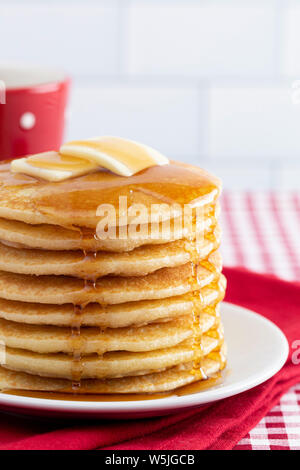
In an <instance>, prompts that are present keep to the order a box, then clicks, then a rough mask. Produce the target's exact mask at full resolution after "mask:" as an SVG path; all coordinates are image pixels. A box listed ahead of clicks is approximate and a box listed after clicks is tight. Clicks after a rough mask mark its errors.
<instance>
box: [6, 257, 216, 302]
mask: <svg viewBox="0 0 300 470" xmlns="http://www.w3.org/2000/svg"><path fill="white" fill-rule="evenodd" d="M209 261H210V263H211V266H212V267H213V269H212V270H210V269H207V268H205V267H202V266H201V265H198V266H197V283H196V284H195V285H193V284H192V283H191V278H192V277H193V266H192V265H191V263H187V264H184V265H182V266H178V267H175V268H162V269H159V270H158V271H156V272H155V273H152V274H148V275H147V276H141V277H126V278H124V277H109V276H108V277H104V278H100V279H98V280H97V282H95V283H92V284H89V283H86V282H84V281H83V280H81V279H76V278H72V277H66V276H26V275H22V274H13V273H7V272H4V271H1V272H0V297H1V298H3V299H7V300H17V301H23V302H35V301H36V300H37V299H38V301H39V303H45V304H58V305H61V304H65V303H72V304H77V305H78V304H79V305H83V304H87V303H90V302H98V303H100V304H109V305H110V304H119V303H123V302H124V303H125V302H131V301H139V300H150V299H162V298H166V297H173V296H177V295H182V294H186V293H187V292H191V291H193V290H199V289H202V288H203V287H206V286H208V285H209V284H211V283H212V282H214V281H217V280H218V278H219V276H220V270H221V259H220V255H219V253H218V252H213V253H212V254H211V255H210V256H209Z"/></svg>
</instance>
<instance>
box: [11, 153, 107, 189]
mask: <svg viewBox="0 0 300 470" xmlns="http://www.w3.org/2000/svg"><path fill="white" fill-rule="evenodd" d="M98 168H99V165H98V164H97V163H95V162H91V161H89V160H87V159H83V158H78V157H73V156H68V155H61V154H60V153H58V152H52V151H51V152H43V153H38V154H35V155H31V156H29V157H27V158H19V159H17V160H13V161H12V162H11V166H10V169H11V171H12V173H23V174H25V175H28V176H34V177H35V178H41V179H44V180H47V181H53V182H58V181H64V180H66V179H69V178H74V177H76V176H82V175H85V174H87V173H90V172H92V171H95V170H97V169H98Z"/></svg>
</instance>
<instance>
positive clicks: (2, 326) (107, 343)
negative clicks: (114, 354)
mask: <svg viewBox="0 0 300 470" xmlns="http://www.w3.org/2000/svg"><path fill="white" fill-rule="evenodd" d="M219 318H220V316H219V308H217V310H216V313H215V315H209V314H206V313H202V314H200V318H199V326H200V330H201V332H202V333H205V332H207V331H208V330H209V329H210V328H212V327H213V326H215V325H216V324H218V323H219ZM193 322H194V315H193V314H192V313H191V314H190V315H186V316H183V317H180V318H178V319H176V320H171V321H169V322H165V323H163V324H150V325H146V326H141V327H127V328H114V329H111V328H108V329H105V330H100V329H99V328H82V329H81V332H80V337H79V338H76V339H75V340H74V337H73V335H72V333H71V331H70V328H60V327H56V326H41V325H25V324H22V323H16V322H9V321H7V320H3V319H0V340H1V341H2V342H3V343H4V344H5V345H6V346H7V347H9V348H20V349H26V350H28V351H33V352H38V353H41V354H45V353H60V352H63V353H66V354H72V353H73V351H74V341H76V347H77V348H78V349H80V353H81V354H93V353H97V354H99V355H101V354H104V353H106V352H110V351H135V352H138V351H153V350H155V349H161V348H168V347H172V346H176V345H177V344H179V343H181V342H182V341H184V340H186V339H188V338H190V337H192V336H193V334H194V331H193Z"/></svg>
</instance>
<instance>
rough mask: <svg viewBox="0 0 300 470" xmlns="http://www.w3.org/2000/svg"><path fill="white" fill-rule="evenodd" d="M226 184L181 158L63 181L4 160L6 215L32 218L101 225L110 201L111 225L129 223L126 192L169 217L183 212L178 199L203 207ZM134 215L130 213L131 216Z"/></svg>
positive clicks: (0, 196)
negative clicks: (14, 168) (18, 170)
mask: <svg viewBox="0 0 300 470" xmlns="http://www.w3.org/2000/svg"><path fill="white" fill-rule="evenodd" d="M220 186H221V184H220V181H219V180H218V179H217V178H215V177H214V176H212V175H210V174H208V173H207V172H206V171H204V170H202V169H200V168H197V167H195V166H192V165H188V164H184V163H179V162H172V163H171V164H170V165H165V166H154V167H152V168H148V169H147V170H144V171H141V172H140V173H138V174H136V175H134V176H132V177H130V178H126V177H125V178H124V177H121V176H118V175H115V174H113V173H110V172H109V171H98V172H96V173H93V174H89V175H86V176H81V177H78V178H73V179H70V180H66V181H63V182H61V183H50V182H47V181H40V180H37V179H35V178H32V177H30V176H26V175H22V174H13V173H11V172H10V165H9V163H2V164H0V217H2V218H4V219H11V220H18V221H21V222H25V223H28V224H53V225H61V226H63V227H65V226H73V225H77V226H82V227H91V228H94V229H95V228H96V227H97V224H98V222H99V220H101V215H98V216H97V215H96V214H97V210H98V208H99V205H104V204H110V205H111V206H112V207H114V208H115V210H116V220H114V217H111V218H109V219H108V225H109V226H114V225H117V226H118V225H123V224H124V221H122V220H121V216H122V214H121V213H119V197H120V196H123V197H124V196H125V197H127V201H128V206H131V205H133V204H143V205H144V206H145V207H147V208H148V209H150V207H151V211H152V214H153V215H158V214H159V216H160V219H161V220H168V219H171V218H173V217H176V216H178V215H179V214H180V210H179V208H178V206H177V207H175V206H174V204H179V205H181V206H182V205H184V204H189V205H190V206H192V207H202V206H204V205H206V204H211V203H213V202H214V201H215V199H216V198H217V196H218V194H219V192H220ZM166 194H167V195H166ZM163 203H164V204H165V206H162V204H163ZM155 205H156V206H155ZM133 218H134V217H130V216H129V217H128V221H129V222H130V221H131V220H132V219H133ZM140 223H141V224H143V223H148V215H147V219H145V220H142V218H140Z"/></svg>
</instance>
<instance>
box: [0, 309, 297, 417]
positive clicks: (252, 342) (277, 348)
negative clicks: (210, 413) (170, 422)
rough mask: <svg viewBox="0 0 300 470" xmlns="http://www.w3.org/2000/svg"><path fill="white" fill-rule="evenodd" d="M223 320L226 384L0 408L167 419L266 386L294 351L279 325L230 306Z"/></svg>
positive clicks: (8, 402)
mask: <svg viewBox="0 0 300 470" xmlns="http://www.w3.org/2000/svg"><path fill="white" fill-rule="evenodd" d="M222 318H223V322H224V327H225V338H226V343H227V346H228V368H227V369H228V373H226V374H225V377H224V380H223V382H222V384H220V385H216V386H215V387H212V388H210V389H207V390H202V391H200V392H197V393H194V394H191V395H184V396H181V397H176V396H174V397H173V396H171V397H170V396H169V397H165V398H159V399H155V400H142V401H122V402H101V401H99V402H94V401H93V402H88V401H87V402H85V401H78V402H77V401H61V400H50V399H44V398H31V397H20V396H14V395H7V394H0V409H2V410H6V411H10V412H14V413H16V412H17V413H22V414H27V415H38V416H41V417H42V416H48V417H49V416H52V417H63V418H78V417H82V418H110V419H125V418H139V417H140V418H141V417H145V416H161V415H164V414H170V413H174V412H178V411H179V410H183V409H188V408H193V407H197V406H200V405H203V404H206V403H210V402H213V401H216V400H221V399H223V398H227V397H231V396H233V395H236V394H238V393H241V392H244V391H246V390H249V389H251V388H252V387H255V386H256V385H259V384H261V383H262V382H265V381H266V380H267V379H269V378H270V377H272V376H273V375H274V374H275V373H276V372H278V371H279V370H280V369H281V367H282V366H283V365H284V363H285V361H286V359H287V356H288V350H289V347H288V342H287V340H286V338H285V336H284V334H283V333H282V332H281V330H280V329H279V328H278V327H277V326H275V325H274V324H273V323H271V322H270V321H269V320H266V319H265V318H264V317H262V316H260V315H258V314H257V313H254V312H252V311H250V310H247V309H245V308H242V307H238V306H236V305H232V304H229V303H225V302H224V303H223V305H222Z"/></svg>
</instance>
